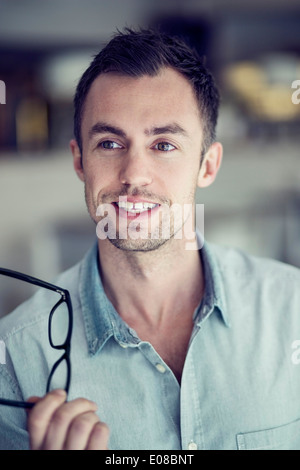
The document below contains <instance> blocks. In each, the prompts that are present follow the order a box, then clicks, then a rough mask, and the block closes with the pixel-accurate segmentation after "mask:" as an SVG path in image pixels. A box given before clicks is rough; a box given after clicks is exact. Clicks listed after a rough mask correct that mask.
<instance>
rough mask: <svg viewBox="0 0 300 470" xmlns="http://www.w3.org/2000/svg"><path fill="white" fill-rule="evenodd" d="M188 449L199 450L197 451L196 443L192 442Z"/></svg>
mask: <svg viewBox="0 0 300 470" xmlns="http://www.w3.org/2000/svg"><path fill="white" fill-rule="evenodd" d="M188 449H189V450H197V449H198V446H197V444H196V442H194V441H191V442H190V443H189V445H188Z"/></svg>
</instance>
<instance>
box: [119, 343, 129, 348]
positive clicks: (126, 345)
mask: <svg viewBox="0 0 300 470" xmlns="http://www.w3.org/2000/svg"><path fill="white" fill-rule="evenodd" d="M119 345H120V346H121V347H122V348H124V349H125V348H128V344H126V343H119Z"/></svg>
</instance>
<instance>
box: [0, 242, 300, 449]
mask: <svg viewBox="0 0 300 470" xmlns="http://www.w3.org/2000/svg"><path fill="white" fill-rule="evenodd" d="M200 254H201V258H202V262H203V266H204V273H205V295H204V298H203V300H202V302H201V305H200V306H199V307H198V308H197V309H196V311H195V313H194V329H193V333H192V336H191V340H190V344H189V349H188V352H187V356H186V360H185V365H184V369H183V374H182V381H181V385H179V383H178V382H177V380H176V378H175V376H174V374H173V373H172V371H171V370H170V369H169V367H168V366H167V364H165V363H164V361H163V360H162V359H161V357H160V356H159V355H158V354H157V352H156V351H155V350H154V348H153V347H152V346H151V344H149V343H148V342H144V341H141V340H140V339H139V338H138V336H137V334H136V333H135V331H133V330H132V329H130V328H129V327H128V326H127V325H126V324H125V323H124V322H123V321H122V320H121V318H120V317H119V315H118V314H117V312H116V311H115V309H114V307H113V305H112V304H111V303H110V301H109V300H108V299H107V297H106V295H105V293H104V290H103V287H102V283H101V278H100V276H99V270H98V264H97V247H96V245H95V247H94V248H93V249H91V250H90V251H89V253H88V254H87V255H86V256H85V258H84V259H83V260H82V262H80V263H79V264H77V265H76V266H75V267H73V268H71V269H70V270H68V271H67V272H65V273H63V274H62V275H61V276H59V278H58V279H57V280H56V283H57V284H58V285H60V286H61V287H64V288H66V289H69V291H70V293H71V296H72V302H73V308H74V332H73V338H72V351H71V358H72V383H71V389H70V396H69V398H70V399H73V398H75V397H86V398H89V399H91V400H93V401H95V402H97V404H98V408H99V416H100V418H101V419H102V420H103V421H104V422H106V423H107V424H108V426H109V428H110V441H109V447H110V449H112V450H118V449H121V450H127V449H128V450H130V449H148V450H152V449H155V450H160V449H164V450H173V449H174V450H176V449H189V450H196V449H198V450H230V449H233V450H234V449H236V450H238V449H240V450H248V449H266V450H269V449H276V450H279V449H287V450H291V449H298V450H299V449H300V294H299V291H300V271H299V270H298V269H296V268H293V267H291V266H286V265H283V264H281V263H278V262H275V261H271V260H262V259H256V258H254V257H250V256H247V255H246V254H244V253H242V252H240V251H238V250H235V249H227V248H221V247H217V246H214V245H211V244H208V243H207V242H205V244H204V247H203V248H202V249H201V252H200ZM49 296H50V294H49V293H48V292H47V291H45V292H44V290H42V291H40V292H38V293H37V294H36V295H35V296H34V297H33V298H32V299H30V300H29V301H27V302H26V303H25V304H23V305H22V306H20V307H19V308H18V309H17V310H16V311H15V312H14V313H12V314H10V315H8V316H7V317H5V318H4V319H3V320H2V321H1V322H0V337H1V340H2V341H4V342H5V345H6V364H0V395H1V396H2V397H5V398H14V399H20V400H23V399H26V398H27V397H28V396H30V395H43V394H44V392H45V386H46V381H47V377H48V374H49V370H50V369H51V367H52V365H53V363H54V361H55V359H56V356H55V354H56V353H55V352H54V351H53V350H52V349H51V347H50V346H49V344H48V336H47V324H48V315H49V310H50V308H51V306H52V305H51V302H52V303H53V301H52V300H51V301H50V298H49ZM63 383H64V381H63V379H62V378H61V382H60V383H57V386H59V387H61V386H62V384H63ZM0 448H1V449H26V448H28V435H27V433H26V413H25V412H24V410H21V409H13V408H9V407H5V406H0Z"/></svg>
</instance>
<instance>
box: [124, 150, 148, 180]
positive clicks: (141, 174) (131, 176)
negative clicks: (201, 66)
mask: <svg viewBox="0 0 300 470" xmlns="http://www.w3.org/2000/svg"><path fill="white" fill-rule="evenodd" d="M120 182H121V183H122V184H124V185H131V186H147V185H149V184H150V183H151V182H152V176H151V174H150V168H149V162H148V161H147V158H146V155H144V154H143V153H142V152H137V151H135V152H133V151H130V152H128V153H127V154H126V156H125V155H124V156H123V160H122V164H121V169H120Z"/></svg>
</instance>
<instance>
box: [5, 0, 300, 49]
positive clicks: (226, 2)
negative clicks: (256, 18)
mask: <svg viewBox="0 0 300 470" xmlns="http://www.w3.org/2000/svg"><path fill="white" fill-rule="evenodd" d="M296 11H298V12H300V2H299V0H288V1H287V0H251V1H250V0H242V1H241V0H110V1H107V0H51V1H50V0H43V1H40V0H0V45H1V46H2V47H3V46H5V45H6V46H16V45H18V47H20V46H21V47H28V46H30V47H34V48H39V47H46V46H50V45H51V46H55V45H61V44H66V45H71V44H74V45H76V44H80V45H81V46H83V45H90V44H93V43H94V42H95V38H96V37H97V39H98V40H99V38H104V39H106V38H107V36H109V35H111V33H112V32H113V31H115V29H116V28H122V27H124V25H127V26H133V25H137V24H141V23H142V24H145V23H147V21H149V20H150V21H151V19H152V18H153V17H155V16H160V15H170V14H171V15H178V16H181V17H182V18H184V16H185V15H186V16H189V17H190V16H194V15H199V16H200V15H205V16H207V17H209V18H210V19H211V20H213V19H214V18H216V19H218V17H220V16H221V15H223V14H226V15H236V14H240V13H243V12H244V13H247V14H251V12H252V13H253V12H254V13H255V14H256V15H257V14H258V15H259V14H264V12H265V13H267V14H271V15H276V14H279V13H280V14H281V13H283V14H287V13H290V12H296ZM281 39H282V38H281Z"/></svg>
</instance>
